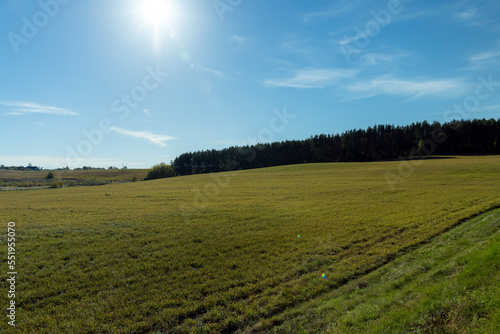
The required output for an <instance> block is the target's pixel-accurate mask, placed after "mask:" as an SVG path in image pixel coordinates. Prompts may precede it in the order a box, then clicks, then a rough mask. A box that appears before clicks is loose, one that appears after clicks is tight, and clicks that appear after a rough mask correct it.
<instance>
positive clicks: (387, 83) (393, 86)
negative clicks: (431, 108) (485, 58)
mask: <svg viewBox="0 0 500 334" xmlns="http://www.w3.org/2000/svg"><path fill="white" fill-rule="evenodd" d="M467 87H468V85H467V84H466V83H465V82H464V81H463V80H462V79H442V80H432V79H430V80H402V79H398V78H395V77H393V76H391V75H384V76H381V77H379V78H376V79H372V80H364V81H357V82H353V83H351V84H349V85H347V86H345V88H346V89H347V90H348V91H349V92H351V93H354V94H355V96H354V97H353V98H350V100H356V99H362V98H367V97H372V96H378V95H398V96H408V97H411V98H418V97H423V96H438V97H441V96H446V97H449V96H455V95H460V94H463V93H465V90H466V89H467Z"/></svg>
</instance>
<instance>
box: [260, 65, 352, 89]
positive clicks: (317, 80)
mask: <svg viewBox="0 0 500 334" xmlns="http://www.w3.org/2000/svg"><path fill="white" fill-rule="evenodd" d="M358 73H359V70H350V69H320V68H312V69H303V70H298V71H296V74H295V75H294V76H292V77H289V78H284V79H270V80H265V81H264V84H265V85H266V86H270V87H288V88H306V89H307V88H319V89H322V88H326V87H329V86H332V85H334V84H335V83H337V82H338V81H341V80H343V79H348V78H352V77H354V76H356V75H357V74H358Z"/></svg>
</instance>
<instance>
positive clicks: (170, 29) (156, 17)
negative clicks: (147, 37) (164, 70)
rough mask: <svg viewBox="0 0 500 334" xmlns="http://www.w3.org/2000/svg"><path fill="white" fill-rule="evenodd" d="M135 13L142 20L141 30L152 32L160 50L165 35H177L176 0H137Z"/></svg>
mask: <svg viewBox="0 0 500 334" xmlns="http://www.w3.org/2000/svg"><path fill="white" fill-rule="evenodd" d="M136 3H137V7H136V8H135V11H134V13H135V15H136V16H137V18H138V20H139V21H140V24H141V27H140V29H141V30H143V29H144V30H145V31H146V32H147V31H148V30H149V31H150V32H151V37H152V40H153V44H154V47H155V49H157V50H159V49H160V45H161V43H162V40H163V38H164V36H166V35H168V36H170V37H174V36H175V32H174V25H175V22H174V21H175V19H176V17H177V16H178V15H179V14H178V13H177V12H176V8H175V5H174V3H175V0H137V2H136Z"/></svg>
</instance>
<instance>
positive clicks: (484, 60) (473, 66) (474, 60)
mask: <svg viewBox="0 0 500 334" xmlns="http://www.w3.org/2000/svg"><path fill="white" fill-rule="evenodd" d="M499 65H500V51H488V52H483V53H480V54H477V55H474V56H472V57H471V58H470V59H469V67H467V68H466V69H468V70H478V69H481V68H484V67H498V66H499Z"/></svg>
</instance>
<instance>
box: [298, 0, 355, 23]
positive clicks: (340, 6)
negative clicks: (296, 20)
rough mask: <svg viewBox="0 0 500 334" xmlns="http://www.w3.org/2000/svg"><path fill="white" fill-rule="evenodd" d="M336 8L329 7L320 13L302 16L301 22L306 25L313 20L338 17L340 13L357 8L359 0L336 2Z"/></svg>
mask: <svg viewBox="0 0 500 334" xmlns="http://www.w3.org/2000/svg"><path fill="white" fill-rule="evenodd" d="M335 3H336V6H335V7H331V8H328V9H325V10H322V11H316V12H311V13H307V14H305V15H303V17H302V22H303V23H308V22H309V21H311V20H313V19H323V18H331V17H335V16H338V15H340V14H342V13H345V12H347V11H349V10H351V9H353V8H354V7H357V6H358V5H359V3H360V2H359V0H354V1H353V0H350V1H345V0H342V1H336V2H335Z"/></svg>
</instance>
